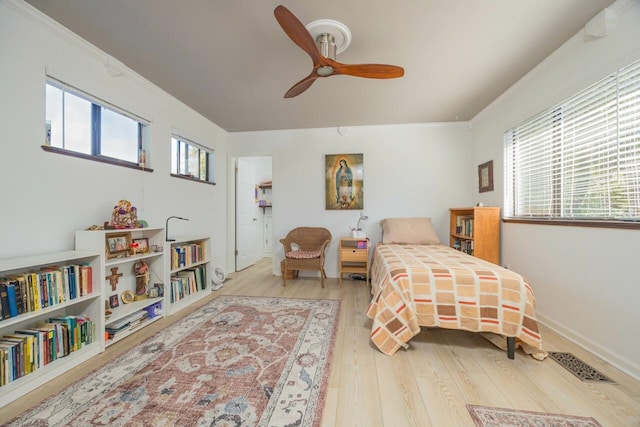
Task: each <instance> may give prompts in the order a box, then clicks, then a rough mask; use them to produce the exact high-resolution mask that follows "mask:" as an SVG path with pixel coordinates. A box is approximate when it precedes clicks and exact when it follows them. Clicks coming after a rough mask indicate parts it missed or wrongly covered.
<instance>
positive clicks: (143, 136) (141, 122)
mask: <svg viewBox="0 0 640 427" xmlns="http://www.w3.org/2000/svg"><path fill="white" fill-rule="evenodd" d="M45 86H52V87H54V88H57V89H60V90H61V92H62V95H63V99H64V94H65V93H69V94H72V95H74V96H76V97H78V98H80V99H83V100H85V101H87V102H89V103H91V106H92V109H97V110H100V109H106V110H110V111H111V112H115V113H117V114H118V115H121V116H124V117H126V118H128V119H131V120H132V121H133V122H135V123H137V127H138V132H137V133H138V135H137V138H136V141H135V144H136V148H135V149H136V153H137V155H136V157H137V158H136V161H135V162H132V161H130V160H128V159H122V158H117V157H111V156H107V155H103V154H102V153H101V152H100V151H101V148H100V144H99V143H97V142H96V138H100V136H99V135H100V133H101V130H102V129H100V127H99V126H100V118H98V119H97V124H96V121H94V118H93V117H92V119H91V120H90V122H89V124H90V125H91V126H92V127H93V129H92V131H91V133H92V136H91V138H92V140H91V141H90V142H89V146H90V147H91V148H90V150H91V152H90V153H84V152H80V151H75V150H72V149H69V148H65V135H64V129H65V126H64V120H65V115H66V112H65V110H64V101H63V106H62V108H63V111H62V122H63V124H62V147H58V146H52V145H51V138H50V133H49V132H50V131H51V129H50V124H48V123H45V143H44V145H43V146H42V148H43V150H45V151H49V152H53V153H57V154H64V155H68V156H73V157H79V158H84V159H88V160H94V161H99V162H102V163H109V164H113V165H117V166H124V167H129V168H134V169H142V170H145V171H148V172H153V169H151V168H149V154H150V153H149V148H148V145H149V144H148V143H147V139H148V128H149V126H150V121H149V120H146V119H144V118H142V117H140V116H138V115H136V114H133V113H131V112H129V111H126V110H124V109H122V108H120V107H118V106H115V105H113V104H111V103H109V102H107V101H104V100H102V99H100V98H98V97H95V96H93V95H91V94H89V93H87V92H84V91H82V90H80V89H78V88H76V87H73V86H71V85H69V84H67V83H64V82H62V81H60V80H57V79H55V78H53V77H51V76H47V79H46V83H45ZM100 115H101V114H100ZM45 122H46V120H45ZM96 134H97V135H98V136H96Z"/></svg>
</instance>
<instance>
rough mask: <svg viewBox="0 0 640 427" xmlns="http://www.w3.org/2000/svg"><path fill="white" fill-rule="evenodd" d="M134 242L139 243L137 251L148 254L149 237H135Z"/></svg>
mask: <svg viewBox="0 0 640 427" xmlns="http://www.w3.org/2000/svg"><path fill="white" fill-rule="evenodd" d="M133 243H135V244H137V245H138V246H137V248H136V252H137V253H139V254H146V253H148V252H149V239H147V238H146V237H143V238H141V239H133Z"/></svg>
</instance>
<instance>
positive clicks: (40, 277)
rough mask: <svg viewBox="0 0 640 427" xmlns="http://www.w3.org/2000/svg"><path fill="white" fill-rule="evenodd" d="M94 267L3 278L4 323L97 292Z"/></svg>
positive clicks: (1, 306)
mask: <svg viewBox="0 0 640 427" xmlns="http://www.w3.org/2000/svg"><path fill="white" fill-rule="evenodd" d="M92 283H93V273H92V268H91V266H90V265H67V266H63V267H58V266H51V267H46V268H42V269H41V270H40V271H38V272H29V273H20V274H15V275H9V276H6V277H1V278H0V319H8V318H10V317H16V316H18V315H20V314H23V313H29V312H32V311H36V310H40V309H43V308H46V307H50V306H54V305H57V304H61V303H63V302H65V301H69V300H73V299H75V298H78V297H80V296H84V295H89V294H91V292H93V286H92Z"/></svg>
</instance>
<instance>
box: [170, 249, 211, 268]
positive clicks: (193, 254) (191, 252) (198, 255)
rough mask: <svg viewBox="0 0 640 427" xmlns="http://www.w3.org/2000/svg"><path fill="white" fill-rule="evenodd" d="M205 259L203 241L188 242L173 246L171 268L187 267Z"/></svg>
mask: <svg viewBox="0 0 640 427" xmlns="http://www.w3.org/2000/svg"><path fill="white" fill-rule="evenodd" d="M203 259H204V250H203V247H202V244H201V243H187V244H184V245H178V246H172V247H171V269H172V270H175V269H176V268H180V267H186V266H188V265H191V264H195V263H197V262H200V261H202V260H203Z"/></svg>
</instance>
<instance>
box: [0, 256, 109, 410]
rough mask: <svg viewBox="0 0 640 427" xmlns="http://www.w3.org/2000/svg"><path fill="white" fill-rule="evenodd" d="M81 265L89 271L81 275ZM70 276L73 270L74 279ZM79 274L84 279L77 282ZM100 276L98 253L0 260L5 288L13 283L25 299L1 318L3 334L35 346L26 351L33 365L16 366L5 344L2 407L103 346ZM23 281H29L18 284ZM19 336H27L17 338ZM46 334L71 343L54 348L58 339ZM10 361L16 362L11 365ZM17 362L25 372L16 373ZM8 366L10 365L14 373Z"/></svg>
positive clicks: (0, 333)
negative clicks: (56, 324)
mask: <svg viewBox="0 0 640 427" xmlns="http://www.w3.org/2000/svg"><path fill="white" fill-rule="evenodd" d="M80 269H84V271H85V273H82V272H80V273H79V274H78V272H79V271H80ZM71 270H74V271H73V273H71ZM70 274H73V278H72V279H70V278H69V277H70ZM76 274H77V275H78V276H79V277H82V281H76V280H75V277H76ZM100 276H101V270H100V253H99V252H89V251H86V252H79V251H66V252H55V253H50V254H41V255H34V256H28V257H21V258H13V259H3V260H0V278H2V281H3V282H4V283H5V286H7V284H8V285H9V286H13V287H14V289H13V291H12V292H14V291H15V292H16V294H15V295H17V296H18V297H19V298H20V300H21V301H23V304H22V309H17V304H18V303H16V304H15V306H14V308H15V312H14V314H16V313H17V314H16V315H15V316H12V317H8V318H5V319H3V320H2V321H0V337H2V339H3V340H5V339H11V340H12V341H13V342H17V341H16V340H21V339H22V340H24V341H22V344H17V345H20V346H21V347H22V348H25V349H26V348H27V347H28V348H29V349H30V350H25V351H28V352H29V354H30V355H31V356H33V357H32V358H31V359H30V362H29V364H28V365H27V362H26V361H25V362H24V363H20V364H17V363H18V361H17V360H12V358H13V356H8V355H7V351H12V350H11V349H10V347H11V346H12V345H13V344H7V343H5V344H3V345H2V350H1V351H2V353H3V356H2V357H3V360H4V361H5V362H4V363H5V365H4V366H3V369H1V370H0V373H1V375H2V379H1V380H0V407H3V406H5V405H6V404H8V403H10V402H12V401H14V400H16V399H17V398H19V397H21V396H23V395H24V394H26V393H28V392H30V391H32V390H34V389H36V388H38V387H40V386H42V385H43V384H45V383H46V382H48V381H51V380H52V379H54V378H55V377H57V376H59V375H62V374H64V373H65V372H67V371H68V370H69V369H72V368H74V367H76V366H77V365H79V364H80V363H83V362H85V361H87V360H89V359H91V358H92V357H94V356H96V355H98V354H99V353H100V352H101V351H103V350H104V347H103V345H102V343H103V339H102V335H101V331H102V328H103V323H102V322H103V314H104V302H103V299H102V293H101V290H100V284H101V281H100ZM21 281H25V284H24V285H22V284H19V285H16V284H15V283H18V282H21ZM10 282H14V283H10ZM15 286H18V287H19V289H20V290H17V289H16V288H15ZM27 286H28V287H27ZM71 287H73V288H74V289H73V290H71ZM3 289H6V288H5V287H3ZM29 289H31V290H29ZM23 297H24V298H26V299H27V300H28V302H27V301H26V300H25V299H23ZM35 299H37V300H38V301H39V302H38V303H36V302H35ZM45 301H46V302H45ZM25 302H26V306H25ZM53 323H59V328H58V327H55V326H52V324H53ZM70 331H73V332H75V333H73V332H72V333H70ZM76 333H77V335H76ZM9 335H12V336H13V337H8V336H9ZM16 335H20V336H21V337H22V338H16ZM71 335H73V337H71ZM29 336H30V337H32V338H29ZM47 336H48V337H52V336H55V337H59V339H60V342H62V341H64V340H66V341H65V343H68V346H64V347H55V348H52V347H51V346H52V345H53V343H55V342H56V341H53V340H50V339H49V338H47ZM78 337H80V339H78ZM10 361H12V362H13V363H12V364H11V365H9V362H10ZM16 364H17V365H16ZM13 366H16V368H17V367H18V366H21V367H22V369H21V372H20V373H19V374H17V370H14V369H13ZM5 367H10V368H11V371H9V370H7V369H5Z"/></svg>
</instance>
